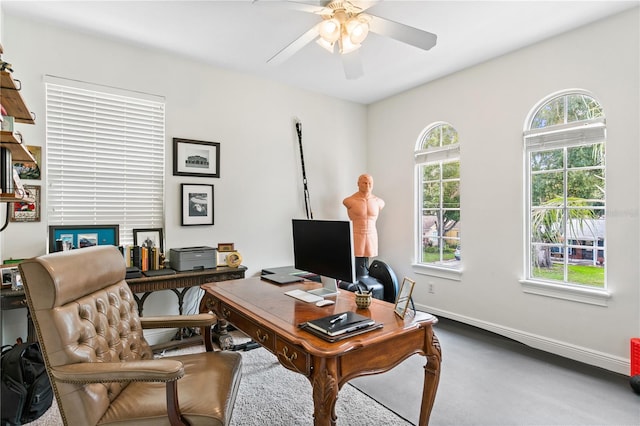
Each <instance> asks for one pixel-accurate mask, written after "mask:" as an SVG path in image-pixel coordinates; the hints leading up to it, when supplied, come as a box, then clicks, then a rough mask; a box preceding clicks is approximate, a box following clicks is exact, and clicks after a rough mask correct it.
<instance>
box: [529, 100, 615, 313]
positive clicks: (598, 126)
mask: <svg viewBox="0 0 640 426" xmlns="http://www.w3.org/2000/svg"><path fill="white" fill-rule="evenodd" d="M572 95H584V96H588V97H590V98H591V99H593V100H594V101H596V102H598V104H600V102H599V101H598V100H597V98H596V97H595V96H594V95H593V94H592V93H590V92H588V91H586V90H582V89H567V90H562V91H559V92H556V93H553V94H551V95H549V96H547V97H545V98H544V99H542V100H541V101H539V102H538V103H537V104H536V105H535V106H534V107H533V108H532V109H531V111H530V112H529V115H528V116H527V119H526V120H525V123H524V129H523V158H524V170H523V171H524V174H525V176H524V183H525V184H524V199H523V201H524V214H525V223H524V244H525V246H524V259H523V264H524V270H523V272H524V277H523V278H522V279H521V280H520V283H521V285H522V288H523V291H524V292H525V293H532V294H538V295H543V296H548V297H555V298H560V299H565V300H571V301H576V302H581V303H587V304H594V305H599V306H606V305H607V300H608V299H609V298H610V297H611V294H610V292H609V290H608V289H607V280H606V266H604V267H605V270H604V284H603V288H597V287H590V286H588V285H584V284H579V283H572V282H568V281H567V282H563V281H556V280H546V279H544V278H540V277H533V273H532V269H533V264H532V263H533V260H532V259H533V257H532V256H533V252H532V247H533V242H532V232H531V228H532V210H533V208H534V206H533V205H532V201H533V200H532V175H533V173H532V167H531V161H532V159H531V156H532V154H534V153H536V152H540V151H548V150H555V149H562V150H563V165H562V174H563V194H562V197H563V204H562V209H563V211H564V212H566V211H568V210H570V206H568V203H567V198H568V197H569V196H568V189H567V181H566V177H567V173H568V170H570V168H568V167H567V164H566V152H567V150H569V149H570V148H574V147H579V146H593V145H595V144H598V143H602V144H604V145H605V146H606V118H605V115H604V113H603V114H602V115H601V116H600V117H596V118H590V119H585V120H577V121H573V122H569V123H567V120H566V111H565V119H564V122H563V123H562V124H554V125H550V126H546V127H540V128H532V125H533V120H534V118H535V117H536V115H537V114H538V112H539V111H541V109H542V108H544V107H545V106H546V105H549V104H551V103H552V102H554V101H556V100H557V99H559V98H567V97H569V96H572ZM600 105H601V104H600ZM601 168H602V170H603V172H604V175H605V184H604V187H605V190H604V197H603V203H604V205H603V207H602V209H603V210H604V211H605V219H604V220H605V221H606V154H605V159H604V164H603V166H601ZM563 225H564V224H563ZM606 241H607V238H606V228H605V238H604V245H603V247H602V248H603V250H604V251H605V253H606V244H607V242H606ZM562 246H563V247H564V248H565V249H566V248H567V247H569V248H570V247H571V244H570V243H568V242H566V243H565V242H563V244H562ZM598 251H599V249H596V254H597V252H598ZM605 265H606V262H605ZM567 268H568V260H567V259H566V258H565V260H564V263H563V274H564V277H567Z"/></svg>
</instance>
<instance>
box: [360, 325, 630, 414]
mask: <svg viewBox="0 0 640 426" xmlns="http://www.w3.org/2000/svg"><path fill="white" fill-rule="evenodd" d="M436 334H437V336H438V338H439V340H440V343H441V346H442V358H443V361H442V372H441V379H440V385H439V387H438V394H437V396H436V402H435V405H434V409H433V412H432V414H431V421H430V425H432V426H433V425H435V426H438V425H491V426H493V425H602V426H605V425H606V426H609V425H611V426H638V425H640V395H638V394H635V393H634V392H633V391H632V389H631V387H630V386H629V378H628V376H624V375H620V374H616V373H612V372H609V371H606V370H603V369H600V368H596V367H592V366H589V365H585V364H582V363H579V362H575V361H571V360H567V359H565V358H562V357H559V356H555V355H551V354H548V353H545V352H542V351H538V350H535V349H531V348H529V347H527V346H525V345H522V344H520V343H518V342H515V341H513V340H510V339H507V338H504V337H501V336H498V335H495V334H493V333H490V332H487V331H484V330H480V329H477V328H475V327H471V326H467V325H464V324H461V323H458V322H455V321H451V320H446V319H442V318H441V319H440V322H439V323H438V325H437V326H436ZM423 365H424V357H420V356H417V355H415V356H413V357H411V358H409V359H407V360H406V361H405V362H403V363H402V364H401V365H399V366H398V367H396V368H395V369H393V370H391V371H390V372H387V373H384V374H380V375H376V376H369V377H363V378H358V379H354V380H352V381H351V382H350V383H351V384H353V385H354V386H356V387H357V388H358V389H360V390H362V391H364V392H365V393H367V394H368V395H369V396H371V397H372V398H374V399H376V400H377V401H379V402H380V403H382V404H384V405H385V406H387V407H389V408H390V409H392V410H393V411H395V412H396V413H398V414H399V415H401V416H402V417H404V418H405V419H407V420H409V421H410V422H412V423H413V424H416V423H417V419H418V415H419V410H420V397H421V392H422V378H423V374H422V373H423V370H422V368H421V367H422V366H423Z"/></svg>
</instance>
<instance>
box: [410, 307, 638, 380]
mask: <svg viewBox="0 0 640 426" xmlns="http://www.w3.org/2000/svg"><path fill="white" fill-rule="evenodd" d="M416 309H418V310H421V311H425V312H429V313H431V314H433V315H436V316H441V317H443V318H449V319H452V320H455V321H458V322H461V323H464V324H468V325H472V326H474V327H478V328H481V329H483V330H488V331H491V332H493V333H496V334H499V335H501V336H505V337H508V338H510V339H513V340H515V341H517V342H520V343H523V344H525V345H527V346H530V347H532V348H535V349H540V350H542V351H545V352H549V353H552V354H555V355H559V356H562V357H565V358H569V359H572V360H574V361H578V362H582V363H585V364H589V365H594V366H596V367H600V368H604V369H605V370H609V371H613V372H615V373H619V374H624V375H627V376H628V375H629V372H630V364H631V362H630V360H629V359H625V358H622V357H618V356H614V355H611V354H607V353H604V352H599V351H594V350H592V349H589V348H585V347H582V346H576V345H572V344H569V343H566V342H561V341H558V340H554V339H549V338H547V337H544V336H539V335H536V334H531V333H527V332H524V331H522V330H517V329H513V328H509V327H504V326H501V325H499V324H494V323H490V322H486V321H480V320H477V319H475V318H470V317H466V316H464V315H459V314H456V313H454V312H448V311H443V310H440V309H436V308H432V307H430V306H425V305H419V304H416ZM436 327H437V326H436Z"/></svg>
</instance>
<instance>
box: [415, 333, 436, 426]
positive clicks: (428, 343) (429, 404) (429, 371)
mask: <svg viewBox="0 0 640 426" xmlns="http://www.w3.org/2000/svg"><path fill="white" fill-rule="evenodd" d="M425 349H426V358H427V364H426V365H425V366H424V385H423V389H422V406H421V407H420V419H419V422H418V424H419V425H420V426H427V425H428V424H429V416H431V409H432V408H433V403H434V402H435V399H436V391H437V390H438V383H439V382H440V362H441V360H442V351H441V349H440V341H439V340H438V336H436V335H435V334H434V333H433V327H432V326H431V325H429V326H427V327H425Z"/></svg>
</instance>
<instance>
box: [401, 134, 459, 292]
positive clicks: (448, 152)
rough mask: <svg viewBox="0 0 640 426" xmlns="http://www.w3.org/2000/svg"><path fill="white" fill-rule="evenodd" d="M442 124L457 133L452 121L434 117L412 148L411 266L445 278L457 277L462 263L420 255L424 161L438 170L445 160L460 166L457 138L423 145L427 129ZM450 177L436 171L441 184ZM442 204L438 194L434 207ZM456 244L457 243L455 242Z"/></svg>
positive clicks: (422, 272) (438, 208) (421, 248)
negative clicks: (440, 261) (432, 260)
mask: <svg viewBox="0 0 640 426" xmlns="http://www.w3.org/2000/svg"><path fill="white" fill-rule="evenodd" d="M443 126H448V127H450V129H451V130H452V131H454V132H455V133H456V136H458V135H459V134H458V131H457V130H456V129H455V127H454V126H453V125H451V124H450V123H448V122H445V121H437V122H434V123H431V124H430V125H428V126H427V127H425V128H424V129H423V131H422V132H421V133H420V136H419V137H418V139H417V141H416V145H415V151H414V173H415V177H414V179H415V188H416V189H415V192H414V197H415V206H416V207H415V208H414V213H415V218H414V238H415V242H414V262H413V265H412V266H413V269H414V271H415V272H416V273H417V274H424V275H430V276H436V277H440V278H446V279H451V280H457V281H459V280H460V276H461V273H462V263H459V264H457V265H456V266H446V265H444V264H437V263H425V262H423V261H422V259H423V235H424V232H423V231H424V230H423V211H424V210H425V208H424V181H423V168H424V167H425V166H428V165H434V164H439V165H440V169H441V170H442V165H443V164H446V163H452V162H458V168H459V167H460V141H459V139H458V142H456V143H452V144H448V145H442V144H440V146H437V147H428V148H424V144H425V141H426V140H427V138H428V137H429V135H430V133H431V132H433V131H434V130H436V129H438V128H441V127H443ZM449 180H450V179H443V177H442V174H441V175H440V179H439V180H438V181H439V182H440V184H441V185H442V183H443V182H445V181H449ZM457 181H458V187H460V185H461V178H460V175H458V178H457ZM443 209H445V207H444V206H443V205H442V198H440V204H439V206H438V207H437V208H436V210H438V211H442V210H443ZM457 210H458V211H459V212H461V206H458V207H457ZM437 238H439V239H443V238H445V237H443V236H437ZM456 238H457V239H458V241H460V236H459V235H458V236H457V237H456ZM458 245H460V243H458Z"/></svg>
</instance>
